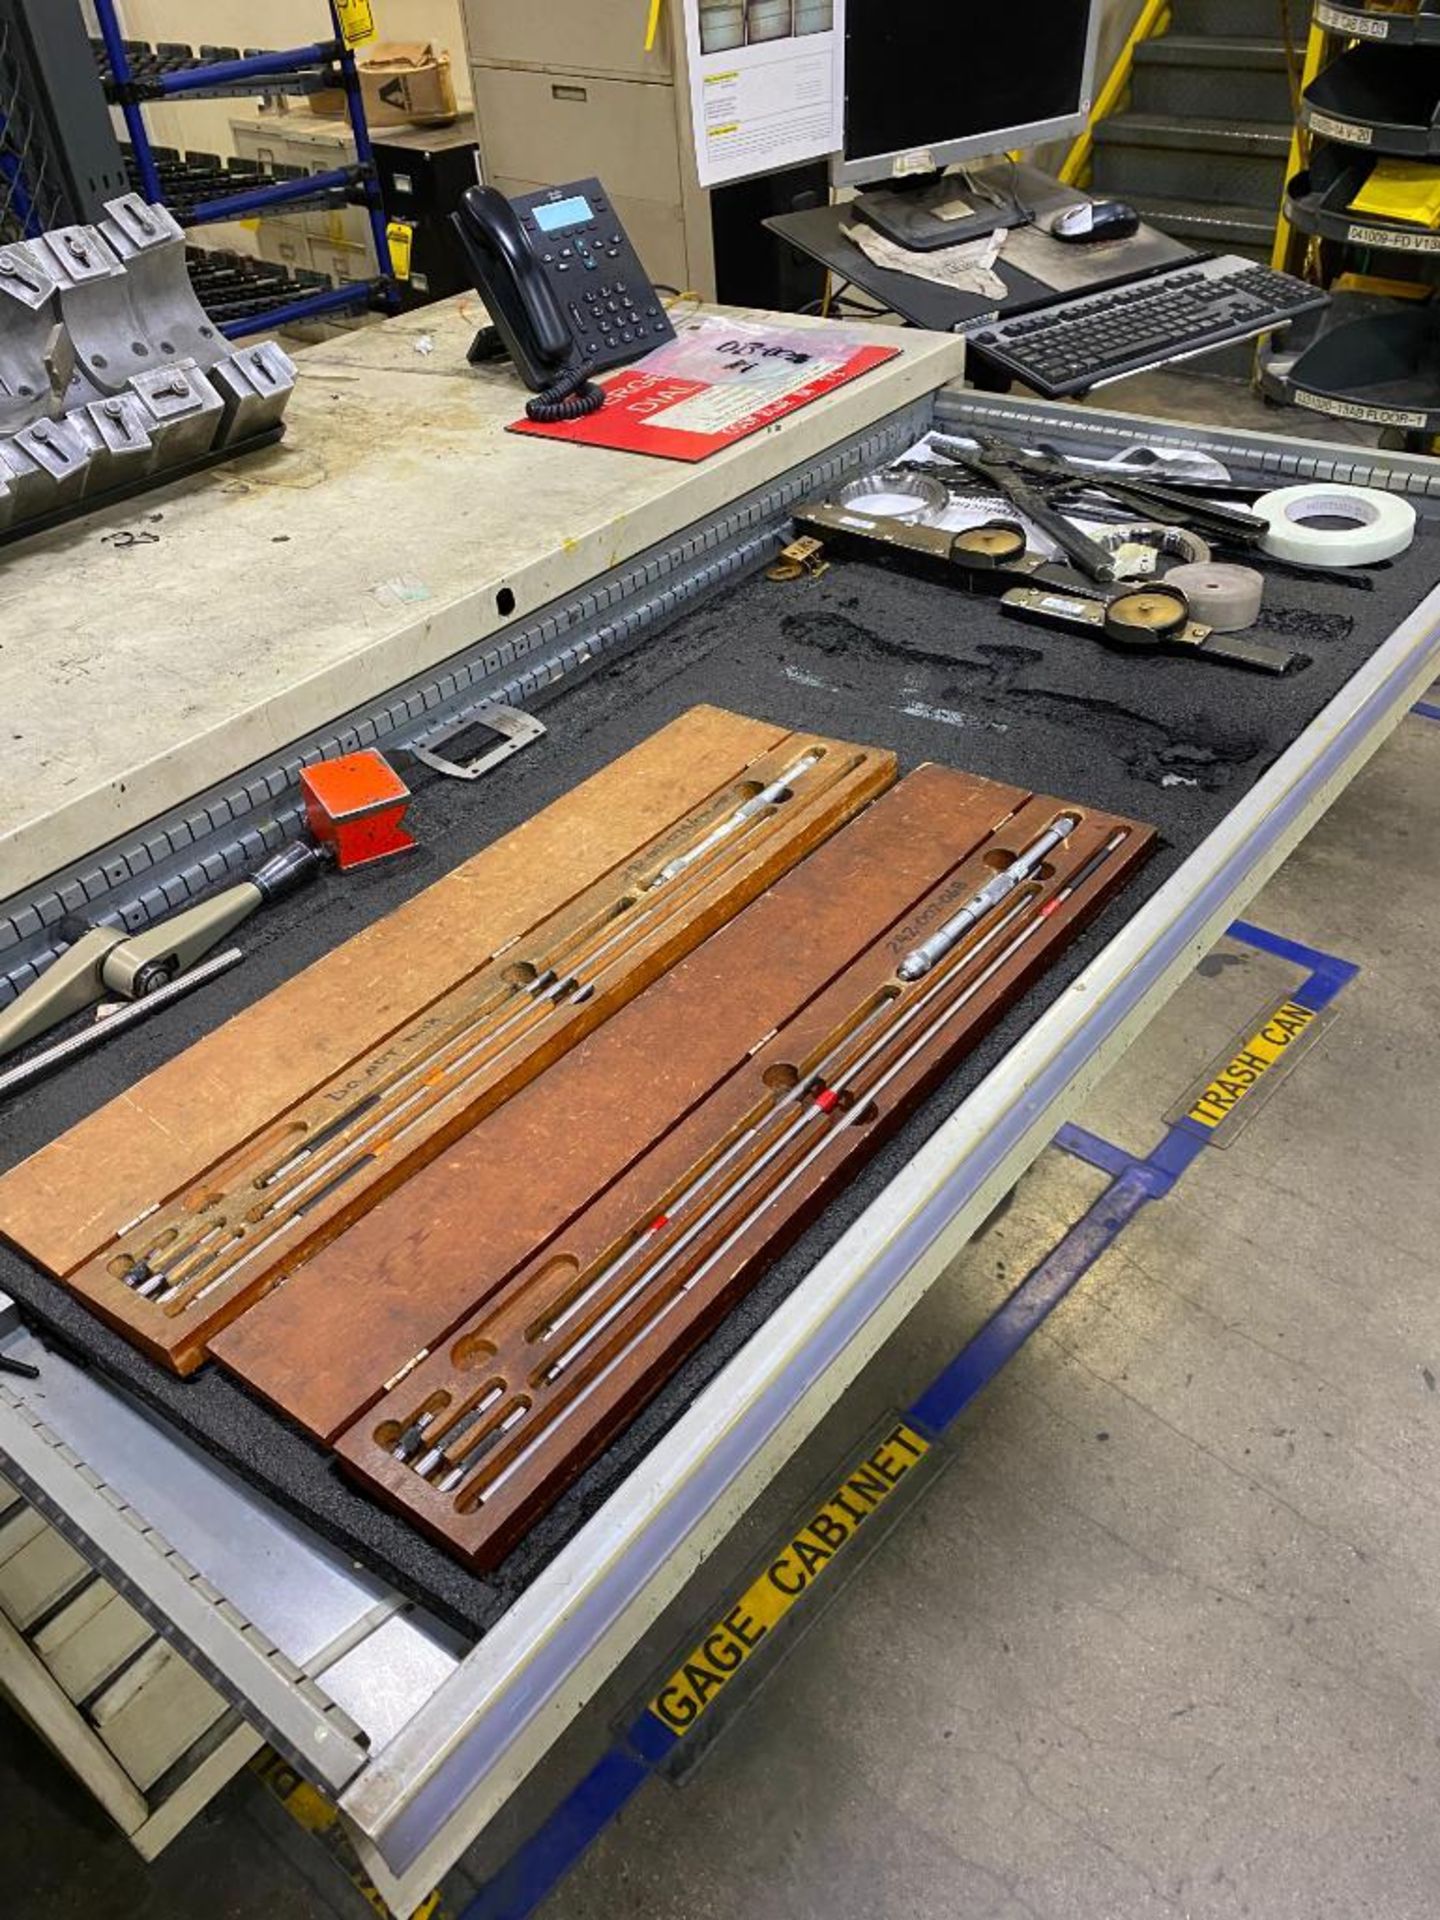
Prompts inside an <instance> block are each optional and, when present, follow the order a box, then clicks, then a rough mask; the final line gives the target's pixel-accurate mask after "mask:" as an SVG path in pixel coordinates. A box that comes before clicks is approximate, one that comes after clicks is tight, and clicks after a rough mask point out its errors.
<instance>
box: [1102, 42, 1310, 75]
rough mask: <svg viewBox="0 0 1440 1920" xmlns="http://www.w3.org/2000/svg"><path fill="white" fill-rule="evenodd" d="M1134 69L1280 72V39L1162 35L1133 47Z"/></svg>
mask: <svg viewBox="0 0 1440 1920" xmlns="http://www.w3.org/2000/svg"><path fill="white" fill-rule="evenodd" d="M1135 64H1136V66H1137V67H1162V66H1168V67H1243V68H1245V69H1246V70H1247V71H1249V70H1255V71H1260V72H1265V73H1284V71H1285V43H1284V41H1283V40H1252V39H1249V38H1247V37H1244V36H1242V35H1240V34H1211V33H1162V34H1160V35H1158V36H1157V37H1156V38H1155V39H1153V40H1141V41H1140V42H1139V43H1138V44H1137V46H1136V48H1135Z"/></svg>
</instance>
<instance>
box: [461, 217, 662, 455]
mask: <svg viewBox="0 0 1440 1920" xmlns="http://www.w3.org/2000/svg"><path fill="white" fill-rule="evenodd" d="M450 217H451V221H452V223H453V225H454V228H455V231H456V234H457V235H458V236H459V240H460V244H461V246H462V248H463V249H464V253H465V258H466V260H467V262H468V264H469V267H470V272H471V275H472V277H473V279H474V281H475V285H476V287H477V288H478V290H479V292H480V293H481V295H482V296H483V298H484V301H485V305H486V306H487V308H488V309H489V311H490V317H491V319H492V320H493V321H494V323H495V330H496V332H497V333H498V334H499V335H500V338H501V339H502V340H503V342H504V343H505V347H506V350H507V351H508V353H509V355H510V357H511V359H512V360H513V361H514V362H515V366H516V370H517V371H518V372H519V374H520V377H521V379H522V380H524V382H525V384H526V385H527V386H528V387H533V388H534V389H535V398H534V399H533V400H532V401H530V403H529V404H528V406H527V407H526V409H525V411H526V413H527V414H528V415H529V417H530V418H531V419H532V420H578V419H580V418H581V417H582V415H584V414H587V413H594V412H595V410H596V409H597V408H598V407H602V406H603V405H604V404H605V393H604V389H603V388H601V387H597V386H595V385H593V384H592V382H591V380H590V375H591V374H593V373H600V372H603V371H604V370H605V369H606V368H607V367H620V366H624V365H625V364H626V363H627V361H630V360H638V359H640V358H641V356H642V355H643V354H647V353H649V352H650V351H651V349H652V348H653V347H658V346H660V345H661V343H662V342H663V341H666V340H673V339H674V338H675V329H674V328H673V327H672V326H671V324H670V321H669V319H668V317H667V315H666V313H665V309H664V308H663V307H662V306H661V304H660V296H659V294H658V293H656V291H655V289H654V287H653V286H652V285H651V284H650V280H649V277H648V275H647V274H646V272H645V269H644V268H643V267H642V266H641V264H640V258H639V255H638V254H637V253H636V251H635V249H634V247H633V246H632V245H631V244H630V241H629V239H628V238H627V236H626V233H625V229H624V227H623V226H621V224H620V218H619V215H618V214H617V213H616V212H615V210H614V208H613V207H612V206H611V204H610V197H609V195H608V194H607V193H606V191H605V189H604V188H603V187H602V186H601V184H600V182H599V181H598V180H576V181H573V182H572V183H571V184H570V185H569V186H564V187H546V188H543V189H542V190H541V191H540V192H538V193H525V194H521V195H520V196H519V197H518V198H517V199H514V200H507V199H506V197H505V195H504V194H503V193H500V192H498V191H497V190H496V189H495V188H494V187H470V188H468V189H467V190H466V192H465V195H464V197H463V198H462V200H461V202H460V206H459V208H458V210H457V211H456V212H455V213H453V214H452V215H451V216H450ZM482 337H483V336H482ZM478 348H479V341H478V340H477V342H476V345H475V346H474V347H472V348H471V350H470V358H471V360H472V361H474V360H476V359H479V358H483V357H485V356H484V354H483V352H481V351H477V349H478Z"/></svg>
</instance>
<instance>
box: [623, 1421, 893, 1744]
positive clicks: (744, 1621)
mask: <svg viewBox="0 0 1440 1920" xmlns="http://www.w3.org/2000/svg"><path fill="white" fill-rule="evenodd" d="M929 1451H930V1443H929V1441H928V1440H925V1439H924V1438H922V1436H921V1435H920V1434H918V1433H917V1432H916V1431H915V1429H914V1428H913V1427H909V1426H906V1424H905V1422H904V1421H903V1420H902V1421H901V1422H900V1424H899V1425H898V1426H897V1427H895V1428H894V1430H893V1431H892V1432H891V1433H889V1434H888V1435H887V1436H886V1438H885V1439H884V1440H882V1441H881V1443H880V1445H879V1446H878V1447H875V1448H874V1449H873V1450H872V1451H871V1452H870V1453H868V1454H866V1456H865V1458H864V1459H863V1460H860V1461H858V1462H857V1463H856V1465H855V1466H854V1467H853V1468H852V1469H851V1471H850V1472H849V1473H848V1474H847V1475H846V1476H845V1478H844V1480H843V1481H842V1482H841V1484H840V1485H839V1486H838V1487H837V1488H836V1489H835V1491H834V1492H833V1493H832V1494H831V1495H830V1498H829V1499H828V1500H826V1501H824V1502H823V1504H822V1505H821V1506H820V1508H819V1510H818V1512H816V1513H814V1514H813V1515H812V1516H811V1517H810V1519H808V1520H807V1521H806V1522H805V1524H804V1525H803V1526H800V1527H797V1528H796V1529H795V1532H794V1534H793V1535H792V1536H791V1538H790V1540H789V1541H788V1543H787V1544H786V1546H785V1548H784V1549H783V1551H782V1552H781V1553H779V1554H778V1555H777V1556H776V1558H775V1559H774V1560H772V1561H771V1563H770V1565H769V1566H768V1567H767V1568H766V1569H765V1571H764V1573H762V1574H761V1575H760V1577H759V1579H758V1580H752V1581H751V1583H750V1585H749V1586H748V1587H747V1588H746V1589H745V1591H744V1593H742V1594H741V1595H740V1598H739V1599H738V1600H737V1601H736V1602H735V1605H734V1606H733V1607H731V1609H730V1611H729V1612H728V1613H727V1614H726V1615H725V1616H724V1618H723V1619H720V1620H717V1621H716V1622H715V1624H714V1626H713V1627H712V1628H711V1629H710V1631H709V1633H707V1634H706V1635H705V1637H704V1639H703V1640H701V1641H700V1643H699V1645H698V1646H697V1647H696V1648H695V1650H694V1651H693V1652H692V1653H691V1655H690V1657H689V1659H688V1660H686V1661H685V1662H684V1664H683V1665H682V1666H680V1667H679V1668H677V1670H676V1671H675V1672H674V1673H673V1674H671V1676H670V1678H669V1680H668V1681H667V1682H666V1683H665V1685H664V1686H663V1687H662V1688H661V1689H660V1691H659V1693H657V1694H656V1696H655V1698H654V1699H653V1700H652V1701H651V1702H650V1711H651V1712H652V1713H653V1714H654V1715H655V1717H656V1719H658V1720H661V1721H663V1722H664V1724H665V1725H666V1726H667V1727H669V1729H670V1731H671V1732H672V1733H681V1734H683V1733H688V1732H689V1731H690V1728H691V1727H692V1726H694V1724H695V1722H696V1721H697V1720H698V1719H699V1718H700V1716H701V1714H702V1713H704V1711H705V1709H706V1708H707V1707H708V1706H711V1705H712V1704H713V1703H714V1701H715V1700H716V1698H717V1697H718V1696H719V1694H720V1692H721V1691H722V1689H723V1688H724V1687H725V1686H726V1685H727V1684H728V1683H729V1682H730V1681H731V1680H733V1679H734V1678H735V1675H736V1674H737V1673H738V1672H739V1671H740V1669H741V1667H742V1666H744V1664H745V1662H746V1661H747V1660H748V1659H749V1658H750V1657H751V1655H752V1654H753V1653H754V1651H755V1649H756V1648H757V1647H758V1646H759V1645H760V1643H761V1641H762V1640H763V1639H764V1638H765V1636H766V1634H768V1633H769V1632H770V1631H771V1629H772V1628H774V1627H776V1626H778V1625H779V1623H780V1622H781V1621H782V1620H783V1619H784V1618H785V1615H786V1614H787V1613H789V1611H790V1609H791V1608H792V1607H793V1606H794V1605H795V1603H796V1602H797V1601H798V1600H800V1599H802V1598H803V1597H804V1596H805V1595H806V1594H807V1593H809V1591H810V1589H811V1588H812V1587H813V1586H814V1585H815V1583H816V1581H817V1580H819V1579H821V1578H822V1577H823V1576H824V1575H825V1574H826V1573H827V1572H828V1571H829V1570H830V1568H831V1567H833V1566H834V1564H835V1561H836V1559H837V1557H838V1556H839V1555H840V1554H841V1553H843V1552H844V1550H845V1548H846V1547H847V1546H848V1545H849V1544H850V1542H851V1541H852V1540H853V1539H854V1538H855V1535H856V1534H857V1533H858V1531H859V1530H860V1528H861V1527H862V1526H863V1525H864V1523H865V1522H866V1520H868V1519H869V1518H870V1516H871V1514H872V1513H874V1511H875V1510H876V1508H877V1507H879V1506H881V1505H883V1503H884V1502H885V1501H886V1500H888V1499H889V1498H890V1496H891V1494H892V1493H894V1491H895V1489H896V1487H898V1486H899V1484H900V1482H901V1481H902V1480H903V1479H904V1478H905V1476H906V1475H907V1474H908V1473H909V1472H910V1470H911V1468H912V1467H914V1466H916V1465H917V1464H918V1463H919V1462H920V1461H921V1460H923V1459H924V1457H925V1455H926V1454H927V1453H928V1452H929Z"/></svg>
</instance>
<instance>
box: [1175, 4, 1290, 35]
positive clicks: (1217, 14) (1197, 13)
mask: <svg viewBox="0 0 1440 1920" xmlns="http://www.w3.org/2000/svg"><path fill="white" fill-rule="evenodd" d="M1289 10H1290V16H1291V20H1292V22H1293V23H1294V24H1293V31H1294V32H1295V34H1296V35H1297V36H1298V37H1299V39H1300V40H1301V41H1302V42H1303V40H1304V37H1305V27H1306V25H1307V24H1308V22H1309V14H1310V10H1309V8H1308V7H1304V6H1301V5H1299V4H1297V0H1290V9H1289ZM1284 20H1285V9H1284V7H1283V6H1282V5H1281V0H1174V6H1173V10H1172V24H1173V26H1174V29H1175V31H1176V33H1182V34H1190V33H1199V34H1245V35H1248V34H1264V35H1265V36H1266V37H1267V38H1268V37H1273V38H1275V39H1277V40H1283V39H1284V37H1285V27H1284Z"/></svg>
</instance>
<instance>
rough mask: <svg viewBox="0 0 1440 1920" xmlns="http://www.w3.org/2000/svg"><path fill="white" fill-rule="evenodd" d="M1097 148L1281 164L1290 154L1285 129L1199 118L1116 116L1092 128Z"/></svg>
mask: <svg viewBox="0 0 1440 1920" xmlns="http://www.w3.org/2000/svg"><path fill="white" fill-rule="evenodd" d="M1095 142H1096V145H1097V146H1107V147H1171V148H1176V149H1179V150H1182V151H1184V152H1187V153H1220V154H1234V155H1244V156H1248V157H1253V158H1255V159H1259V160H1279V161H1281V162H1283V161H1284V160H1285V159H1286V158H1287V156H1288V155H1289V152H1290V132H1289V129H1288V128H1280V127H1272V126H1269V125H1267V124H1266V123H1265V122H1264V121H1259V120H1216V119H1205V118H1202V117H1200V116H1199V115H1195V116H1186V117H1184V118H1181V119H1178V120H1177V119H1176V118H1175V116H1174V115H1173V114H1161V113H1116V114H1112V115H1111V117H1110V118H1109V119H1108V120H1102V121H1100V122H1099V124H1098V125H1097V126H1096V128H1095Z"/></svg>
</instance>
